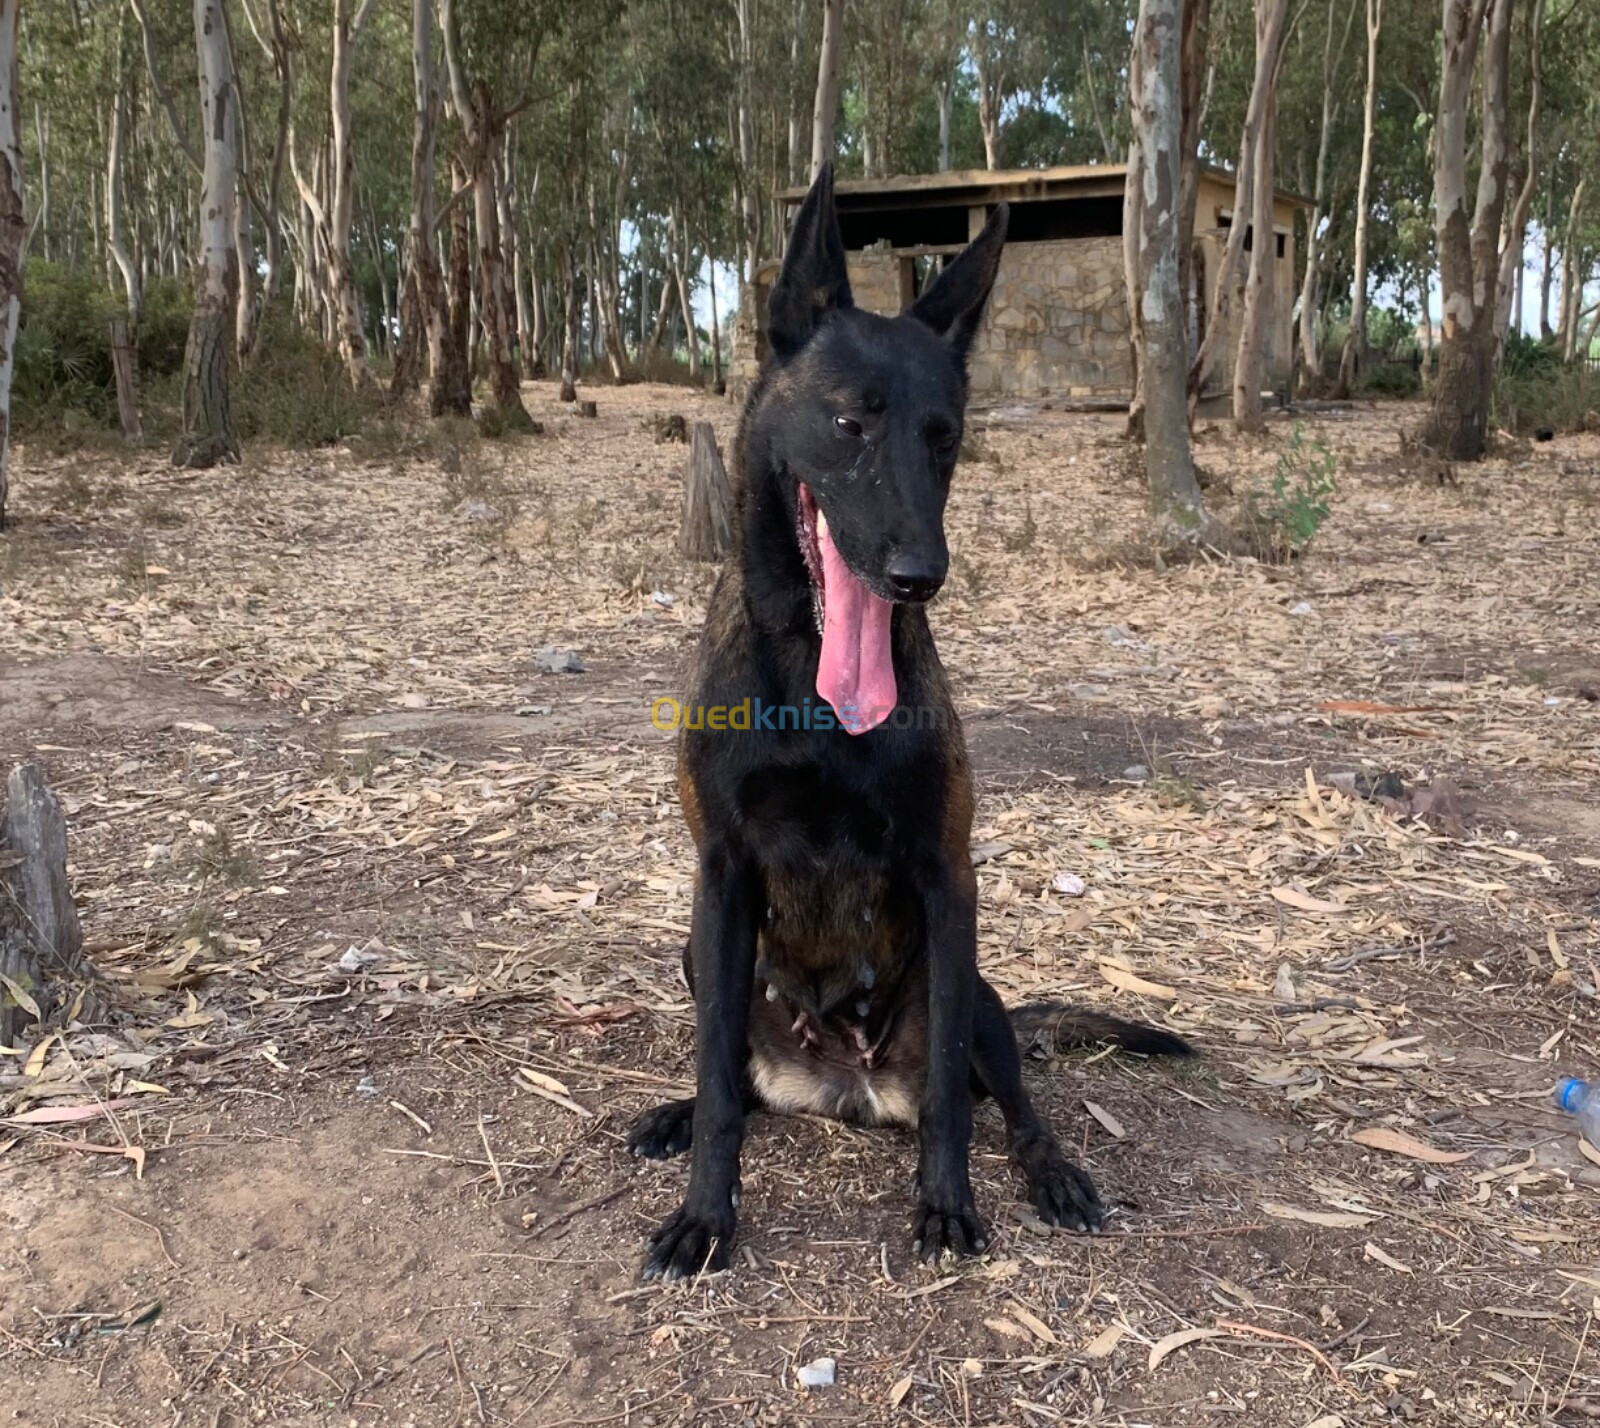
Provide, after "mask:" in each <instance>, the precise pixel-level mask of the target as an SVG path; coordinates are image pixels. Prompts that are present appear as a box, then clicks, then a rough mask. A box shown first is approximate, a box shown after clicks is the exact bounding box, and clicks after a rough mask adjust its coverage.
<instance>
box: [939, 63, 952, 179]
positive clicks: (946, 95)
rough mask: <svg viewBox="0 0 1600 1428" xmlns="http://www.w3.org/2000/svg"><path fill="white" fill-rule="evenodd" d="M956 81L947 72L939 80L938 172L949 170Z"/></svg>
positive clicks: (947, 171)
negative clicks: (951, 120)
mask: <svg viewBox="0 0 1600 1428" xmlns="http://www.w3.org/2000/svg"><path fill="white" fill-rule="evenodd" d="M955 91H956V81H955V76H954V75H949V74H947V75H946V76H945V77H944V78H943V79H942V80H940V81H939V172H940V173H942V174H944V173H949V172H950V119H951V111H952V110H953V109H954V107H955Z"/></svg>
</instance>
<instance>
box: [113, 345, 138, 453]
mask: <svg viewBox="0 0 1600 1428" xmlns="http://www.w3.org/2000/svg"><path fill="white" fill-rule="evenodd" d="M111 370H112V371H113V372H114V373H115V374H116V379H117V420H118V421H120V422H121V424H122V435H123V438H124V439H125V440H127V441H138V440H140V438H142V437H143V436H144V428H143V426H142V425H141V424H140V421H139V366H138V360H137V358H136V357H135V355H134V351H133V342H132V340H131V339H130V338H129V336H128V319H127V318H125V317H114V318H112V319H111Z"/></svg>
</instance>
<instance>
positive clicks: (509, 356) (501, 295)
mask: <svg viewBox="0 0 1600 1428" xmlns="http://www.w3.org/2000/svg"><path fill="white" fill-rule="evenodd" d="M472 207H473V217H474V219H475V221H476V223H477V229H478V314H479V318H480V320H481V321H482V323H483V336H484V348H485V353H486V355H487V357H488V363H489V390H490V393H491V395H492V396H493V398H494V404H495V406H496V407H497V408H498V409H499V410H500V412H501V413H502V414H503V415H504V416H506V417H508V418H509V419H510V420H511V422H512V424H513V425H514V426H516V427H517V428H519V429H522V430H532V427H533V418H532V417H530V416H529V415H528V409H527V408H526V407H525V406H523V404H522V384H521V382H520V381H519V380H518V378H517V363H516V358H515V356H514V355H513V353H512V350H511V328H512V322H513V318H512V316H511V314H510V313H509V312H508V311H507V303H506V298H507V293H506V280H505V255H504V254H503V253H502V252H501V250H500V218H499V204H498V202H497V200H496V195H495V164H494V160H493V157H492V155H490V154H485V155H484V156H483V158H482V160H481V162H480V164H479V168H478V173H477V175H476V177H475V178H474V179H473V189H472Z"/></svg>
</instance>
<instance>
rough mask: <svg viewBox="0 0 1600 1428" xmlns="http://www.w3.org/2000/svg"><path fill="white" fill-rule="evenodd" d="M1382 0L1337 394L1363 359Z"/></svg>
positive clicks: (1372, 41) (1371, 41)
mask: <svg viewBox="0 0 1600 1428" xmlns="http://www.w3.org/2000/svg"><path fill="white" fill-rule="evenodd" d="M1382 28H1383V0H1367V85H1366V100H1365V106H1364V108H1363V110H1362V120H1361V177H1360V179H1359V181H1358V183H1357V185H1356V253H1355V273H1354V275H1353V276H1352V278H1351V280H1350V331H1349V332H1348V333H1347V334H1346V335H1345V340H1344V351H1343V352H1342V353H1340V355H1339V395H1340V396H1344V397H1348V396H1349V395H1350V393H1351V391H1352V390H1353V389H1354V387H1355V384H1356V379H1357V377H1359V376H1360V373H1361V368H1362V366H1363V364H1364V363H1365V362H1366V360H1367V223H1368V220H1369V218H1370V217H1371V215H1370V214H1369V212H1368V209H1369V208H1370V207H1371V203H1370V200H1369V197H1368V195H1369V193H1370V192H1371V185H1372V136H1373V131H1374V129H1375V127H1376V122H1377V108H1378V106H1377V99H1378V34H1379V32H1380V31H1381V30H1382Z"/></svg>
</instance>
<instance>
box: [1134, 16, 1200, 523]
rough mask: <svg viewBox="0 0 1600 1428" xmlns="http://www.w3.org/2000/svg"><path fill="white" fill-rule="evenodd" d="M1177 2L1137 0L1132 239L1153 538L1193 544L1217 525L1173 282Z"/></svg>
mask: <svg viewBox="0 0 1600 1428" xmlns="http://www.w3.org/2000/svg"><path fill="white" fill-rule="evenodd" d="M1181 3H1182V0H1141V3H1140V6H1139V19H1138V25H1137V28H1136V29H1135V31H1134V41H1133V54H1132V59H1131V61H1130V65H1129V82H1130V99H1131V106H1130V107H1131V109H1132V115H1133V126H1134V147H1135V148H1136V150H1137V151H1138V157H1139V167H1138V175H1139V182H1138V191H1139V192H1138V200H1137V203H1136V205H1135V206H1136V210H1137V219H1138V233H1137V235H1136V238H1135V244H1136V254H1137V275H1138V278H1139V285H1138V286H1139V299H1138V317H1139V323H1140V328H1141V330H1142V332H1143V345H1144V363H1143V367H1144V371H1145V374H1146V375H1145V394H1146V399H1145V412H1144V424H1145V433H1146V440H1145V447H1144V451H1145V474H1146V478H1147V479H1148V481H1149V484H1150V506H1151V514H1152V516H1153V518H1154V521H1155V526H1156V532H1157V537H1158V539H1159V540H1160V541H1161V542H1162V543H1163V544H1164V545H1188V546H1194V545H1197V544H1200V543H1202V542H1205V541H1208V540H1210V539H1211V538H1213V536H1214V535H1215V533H1216V526H1215V522H1214V521H1212V519H1211V517H1210V516H1209V515H1208V514H1207V512H1206V508H1205V504H1204V502H1203V500H1202V499H1201V496H1200V486H1199V483H1198V481H1197V480H1196V479H1195V470H1194V455H1193V452H1192V451H1191V449H1190V446H1189V418H1188V411H1187V405H1186V401H1185V386H1186V380H1187V375H1188V345H1189V344H1188V319H1187V314H1186V312H1185V309H1184V304H1183V300H1182V294H1181V292H1180V290H1179V287H1178V217H1179V188H1180V183H1181V180H1180V174H1179V169H1180V164H1179V158H1178V145H1179V139H1180V134H1181V128H1182V125H1181V116H1180V110H1181V101H1180V98H1179V63H1178V54H1179V49H1180V47H1181V35H1180V23H1181V22H1180V20H1179V7H1180V5H1181ZM1129 186H1130V187H1131V186H1132V184H1131V181H1130V184H1129Z"/></svg>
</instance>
